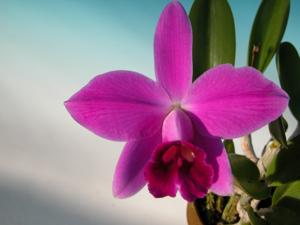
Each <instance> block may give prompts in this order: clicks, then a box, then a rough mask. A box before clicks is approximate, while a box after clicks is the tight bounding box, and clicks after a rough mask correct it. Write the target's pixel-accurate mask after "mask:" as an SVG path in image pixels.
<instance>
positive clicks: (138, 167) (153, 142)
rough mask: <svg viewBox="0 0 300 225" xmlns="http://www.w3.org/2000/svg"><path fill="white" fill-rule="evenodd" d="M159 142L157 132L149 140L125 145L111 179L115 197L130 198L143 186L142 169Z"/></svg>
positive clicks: (159, 136)
mask: <svg viewBox="0 0 300 225" xmlns="http://www.w3.org/2000/svg"><path fill="white" fill-rule="evenodd" d="M160 142H161V133H160V132H159V133H158V134H156V135H155V136H153V137H151V138H147V139H141V140H137V141H130V142H128V143H127V144H126V145H125V147H124V149H123V152H122V154H121V156H120V158H119V161H118V164H117V166H116V169H115V175H114V179H113V194H114V196H115V197H118V198H127V197H130V196H132V195H134V194H135V193H137V192H138V191H139V190H140V189H142V188H143V187H144V186H145V184H146V181H145V178H144V167H145V165H146V163H147V162H148V161H149V160H150V158H151V154H152V152H153V151H154V149H155V148H156V146H157V145H159V143H160Z"/></svg>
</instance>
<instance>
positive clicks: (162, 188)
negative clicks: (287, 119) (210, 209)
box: [65, 1, 288, 201]
mask: <svg viewBox="0 0 300 225" xmlns="http://www.w3.org/2000/svg"><path fill="white" fill-rule="evenodd" d="M154 59H155V74H156V82H155V81H153V80H151V79H149V78H147V77H146V76H144V75H142V74H139V73H136V72H130V71H112V72H108V73H105V74H102V75H99V76H97V77H95V78H94V79H93V80H92V81H90V82H89V83H88V84H87V85H86V86H85V87H83V88H82V89H81V90H80V91H79V92H77V93H76V94H75V95H73V96H72V97H71V98H70V99H69V100H67V101H66V102H65V106H66V108H67V110H68V111H69V112H70V114H71V116H72V117H73V118H74V119H75V120H76V121H77V122H78V123H79V124H81V125H82V126H84V127H86V128H87V129H89V130H91V131H92V132H94V133H95V134H97V135H99V136H101V137H104V138H107V139H110V140H116V141H126V142H127V144H126V145H125V147H124V149H123V152H122V154H121V156H120V159H119V161H118V164H117V167H116V171H115V175H114V181H113V193H114V195H115V196H116V197H119V198H125V197H129V196H131V195H133V194H135V193H136V192H138V191H139V190H140V189H141V188H142V187H143V186H144V185H145V184H147V183H148V189H149V191H150V192H151V193H152V195H154V196H155V197H164V196H172V197H173V196H175V195H176V192H177V191H178V190H179V191H180V193H181V195H182V197H183V198H184V199H186V200H187V201H193V200H195V199H196V198H201V197H203V196H204V195H205V194H206V193H207V192H208V190H210V191H212V192H214V193H216V194H219V195H230V194H231V193H232V189H233V187H232V186H233V184H232V173H231V168H230V164H229V161H228V157H227V154H226V151H225V150H224V147H223V144H222V141H221V138H236V137H239V136H243V135H246V134H248V133H250V132H252V131H254V130H256V129H258V128H261V127H262V126H264V125H266V124H267V123H269V122H271V121H273V120H275V119H276V118H277V117H278V116H279V115H280V114H282V112H283V111H284V109H285V108H286V106H287V103H288V96H287V94H286V93H285V92H284V91H283V90H281V89H280V88H279V87H277V86H276V85H275V84H274V83H272V82H271V81H269V80H267V79H266V78H264V77H263V76H262V74H261V73H260V72H259V71H257V70H255V69H253V68H250V67H243V68H237V69H236V68H234V67H233V66H231V65H229V64H225V65H219V66H217V67H215V68H212V69H210V70H208V71H206V72H205V73H204V74H202V75H201V76H200V77H199V78H198V79H197V80H196V81H195V82H194V83H192V30H191V25H190V21H189V19H188V16H187V14H186V12H185V10H184V8H183V7H182V5H181V4H180V3H179V2H177V1H172V2H170V3H169V4H168V5H167V6H166V8H165V9H164V11H163V12H162V14H161V16H160V19H159V22H158V25H157V28H156V32H155V38H154Z"/></svg>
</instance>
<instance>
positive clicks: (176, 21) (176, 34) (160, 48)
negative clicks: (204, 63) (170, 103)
mask: <svg viewBox="0 0 300 225" xmlns="http://www.w3.org/2000/svg"><path fill="white" fill-rule="evenodd" d="M154 57H155V70H156V78H157V80H158V81H159V82H160V84H161V85H162V86H163V87H164V88H165V89H166V90H167V92H168V93H169V95H170V96H171V98H172V99H173V100H180V99H181V98H182V97H183V96H184V95H185V94H186V91H187V89H188V87H189V86H190V85H191V83H192V29H191V25H190V21H189V18H188V16H187V14H186V12H185V10H184V8H183V6H182V5H181V4H180V3H179V2H177V1H172V2H171V3H169V4H168V5H167V6H166V8H165V9H164V11H163V12H162V14H161V16H160V19H159V22H158V24H157V28H156V33H155V39H154Z"/></svg>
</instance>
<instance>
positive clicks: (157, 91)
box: [65, 71, 170, 140]
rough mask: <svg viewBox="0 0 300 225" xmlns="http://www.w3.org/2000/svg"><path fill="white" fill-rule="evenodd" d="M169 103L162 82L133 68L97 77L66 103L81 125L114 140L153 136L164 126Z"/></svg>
mask: <svg viewBox="0 0 300 225" xmlns="http://www.w3.org/2000/svg"><path fill="white" fill-rule="evenodd" d="M169 105H170V99H169V98H168V96H167V94H166V93H165V91H164V90H163V89H162V88H161V87H159V85H158V84H156V83H155V82H154V81H152V80H150V79H149V78H147V77H145V76H143V75H141V74H138V73H135V72H129V71H114V72H109V73H105V74H103V75H100V76H97V77H95V78H94V79H93V80H92V81H90V82H89V83H88V84H87V85H86V86H85V87H84V88H82V89H81V90H80V91H79V92H77V93H76V94H75V95H73V96H72V97H71V98H70V99H69V100H68V101H66V103H65V106H66V108H67V109H68V111H69V112H70V114H71V115H72V117H73V118H74V119H75V120H76V121H77V122H78V123H79V124H81V125H82V126H84V127H86V128H87V129H89V130H91V131H92V132H94V133H95V134H97V135H99V136H102V137H104V138H107V139H111V140H130V139H139V138H144V137H149V136H151V135H153V134H154V133H156V132H157V131H158V130H159V129H161V126H162V123H163V119H164V117H165V115H166V113H167V112H168V111H169Z"/></svg>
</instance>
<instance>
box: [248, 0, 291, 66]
mask: <svg viewBox="0 0 300 225" xmlns="http://www.w3.org/2000/svg"><path fill="white" fill-rule="evenodd" d="M289 9H290V1H289V0H263V1H261V4H260V7H259V9H258V11H257V14H256V17H255V20H254V23H253V26H252V31H251V36H250V41H249V49H248V65H251V66H253V67H255V68H257V69H258V70H260V71H264V70H265V69H266V68H267V66H268V65H269V63H270V61H271V59H272V58H273V56H274V54H275V52H276V50H277V48H278V46H279V43H280V41H281V39H282V36H283V34H284V31H285V27H286V24H287V21H288V15H289Z"/></svg>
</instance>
